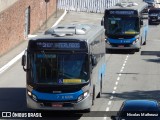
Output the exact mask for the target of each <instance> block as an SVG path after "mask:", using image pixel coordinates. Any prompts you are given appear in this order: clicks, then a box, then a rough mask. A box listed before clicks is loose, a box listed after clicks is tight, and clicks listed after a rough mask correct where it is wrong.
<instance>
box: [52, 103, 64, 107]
mask: <svg viewBox="0 0 160 120" xmlns="http://www.w3.org/2000/svg"><path fill="white" fill-rule="evenodd" d="M52 107H63V105H62V104H61V103H52Z"/></svg>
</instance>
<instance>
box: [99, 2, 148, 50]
mask: <svg viewBox="0 0 160 120" xmlns="http://www.w3.org/2000/svg"><path fill="white" fill-rule="evenodd" d="M132 1H133V2H132ZM146 7H147V3H145V2H142V1H140V0H130V2H121V3H118V4H117V5H116V6H114V7H112V8H109V9H106V10H105V13H104V17H103V19H102V21H101V25H103V26H104V28H105V35H106V49H107V50H111V49H133V50H134V51H136V52H138V51H139V50H140V48H141V45H146V39H147V31H148V23H147V22H146V20H144V15H143V12H144V10H145V9H146Z"/></svg>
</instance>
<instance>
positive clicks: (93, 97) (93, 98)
mask: <svg viewBox="0 0 160 120" xmlns="http://www.w3.org/2000/svg"><path fill="white" fill-rule="evenodd" d="M94 100H95V85H93V93H92V105H94Z"/></svg>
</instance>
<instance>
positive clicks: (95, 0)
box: [57, 0, 120, 13]
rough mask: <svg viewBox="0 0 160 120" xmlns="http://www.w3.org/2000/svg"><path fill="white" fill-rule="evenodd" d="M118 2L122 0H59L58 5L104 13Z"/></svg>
mask: <svg viewBox="0 0 160 120" xmlns="http://www.w3.org/2000/svg"><path fill="white" fill-rule="evenodd" d="M118 2H120V0H58V4H57V7H58V9H66V10H68V11H78V12H94V13H104V10H105V9H107V8H109V7H111V6H114V5H115V4H116V3H118Z"/></svg>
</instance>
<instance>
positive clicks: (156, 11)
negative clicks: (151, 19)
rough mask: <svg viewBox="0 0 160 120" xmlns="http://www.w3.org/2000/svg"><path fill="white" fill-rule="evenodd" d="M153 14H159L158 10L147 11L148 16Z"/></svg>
mask: <svg viewBox="0 0 160 120" xmlns="http://www.w3.org/2000/svg"><path fill="white" fill-rule="evenodd" d="M154 13H156V14H160V10H150V11H149V14H154Z"/></svg>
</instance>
